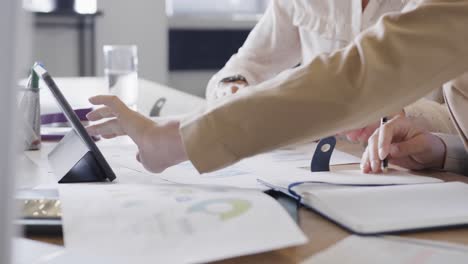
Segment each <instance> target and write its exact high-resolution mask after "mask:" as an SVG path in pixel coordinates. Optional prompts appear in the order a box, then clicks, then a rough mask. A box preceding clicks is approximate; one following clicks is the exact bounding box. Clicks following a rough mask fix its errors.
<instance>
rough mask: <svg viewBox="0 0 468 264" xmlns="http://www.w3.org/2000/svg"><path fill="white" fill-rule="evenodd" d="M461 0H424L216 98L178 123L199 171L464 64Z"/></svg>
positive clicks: (369, 116) (382, 111)
mask: <svg viewBox="0 0 468 264" xmlns="http://www.w3.org/2000/svg"><path fill="white" fill-rule="evenodd" d="M466 25H468V0H423V1H421V3H420V5H419V6H418V7H417V8H415V9H414V10H411V11H408V12H405V13H394V14H388V15H386V16H384V17H383V18H382V19H380V21H379V22H378V23H377V24H376V25H375V26H374V27H372V28H370V29H369V30H367V31H365V32H363V33H362V34H361V35H359V36H358V37H356V39H355V40H354V41H353V43H352V44H350V45H349V46H348V47H346V48H344V49H342V50H339V51H337V52H335V53H332V54H323V55H321V56H318V57H317V58H316V59H314V60H313V61H311V62H310V63H309V64H307V65H303V66H301V67H299V68H296V69H294V70H291V71H286V72H284V73H282V74H280V75H278V76H277V77H275V78H273V79H271V80H269V81H266V82H263V83H261V84H259V85H257V86H255V87H251V89H244V90H245V92H243V93H240V94H239V95H238V96H236V97H234V98H232V99H231V100H223V101H222V102H219V103H218V104H216V105H215V106H212V107H211V108H210V109H208V110H207V111H206V112H204V113H203V114H202V115H198V116H194V117H192V118H191V119H189V120H187V121H186V122H184V123H183V124H182V126H181V129H180V131H181V135H182V138H183V142H184V144H185V148H186V151H187V154H188V156H189V158H190V159H191V160H192V162H193V164H194V165H195V167H196V168H197V169H198V170H199V171H200V172H207V171H212V170H216V169H219V168H222V167H225V166H228V165H230V164H232V163H235V162H237V161H239V160H240V159H242V158H245V157H249V156H253V155H256V154H258V153H261V152H265V151H269V150H272V149H275V148H278V147H281V146H284V145H287V144H290V143H293V142H297V141H300V140H302V139H305V138H310V139H319V138H321V137H325V136H329V135H333V134H335V133H336V132H338V131H345V130H349V129H354V128H358V127H363V126H364V125H367V124H369V123H371V122H372V121H374V120H377V119H378V118H379V117H381V116H383V115H387V114H389V113H392V112H396V111H398V110H399V109H402V108H403V107H404V106H406V105H409V104H410V103H412V102H414V101H416V100H417V99H419V98H421V97H423V96H424V95H426V94H427V93H429V92H430V91H432V90H434V89H436V88H438V87H441V86H442V84H443V83H445V82H447V81H448V80H451V79H454V78H455V77H457V76H459V75H461V74H462V73H463V72H466V71H468V63H467V59H468V45H466V43H468V29H467V28H466Z"/></svg>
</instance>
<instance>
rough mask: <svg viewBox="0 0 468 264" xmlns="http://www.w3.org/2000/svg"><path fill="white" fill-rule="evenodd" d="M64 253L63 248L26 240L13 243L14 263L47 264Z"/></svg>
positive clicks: (22, 239)
mask: <svg viewBox="0 0 468 264" xmlns="http://www.w3.org/2000/svg"><path fill="white" fill-rule="evenodd" d="M63 252H64V248H63V247H59V246H55V245H51V244H46V243H42V242H37V241H33V240H29V239H24V238H16V239H15V240H14V243H13V263H14V264H45V263H49V261H50V260H52V259H54V258H56V257H57V256H58V255H60V254H62V253H63Z"/></svg>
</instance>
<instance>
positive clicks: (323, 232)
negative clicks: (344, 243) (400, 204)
mask: <svg viewBox="0 0 468 264" xmlns="http://www.w3.org/2000/svg"><path fill="white" fill-rule="evenodd" d="M337 147H338V149H340V150H342V151H345V152H348V153H351V154H354V155H360V154H361V153H362V150H363V149H362V147H360V146H359V145H355V144H350V143H346V142H342V141H339V142H338V146H337ZM357 166H358V165H345V166H335V167H333V169H334V170H335V169H336V170H340V169H355V168H356V167H357ZM424 174H425V175H426V176H431V177H436V178H439V179H442V180H444V181H460V182H465V183H468V177H464V176H460V175H456V174H452V173H447V172H425V173H424ZM299 225H300V227H301V229H302V230H303V231H304V233H305V234H306V235H307V237H308V238H309V243H307V244H305V245H303V246H299V247H292V248H287V249H282V250H277V251H272V252H267V253H262V254H256V255H250V256H244V257H238V258H233V259H229V260H225V261H221V262H219V263H226V264H228V263H229V264H231V263H242V264H245V263H247V264H248V263H298V262H300V261H302V260H305V259H306V258H308V257H310V256H312V255H314V254H316V253H318V252H320V251H322V250H324V249H326V248H328V247H330V246H332V245H334V244H335V243H337V242H339V241H340V240H342V239H344V238H346V237H348V236H349V235H350V233H349V232H347V231H345V230H344V229H342V228H340V227H338V226H337V225H336V224H334V223H332V222H330V221H328V220H326V219H324V218H323V217H322V216H320V215H318V214H316V213H314V212H312V211H310V210H307V209H304V208H301V209H300V211H299ZM401 236H403V237H411V238H420V239H430V240H437V241H444V242H452V243H458V244H464V245H468V227H467V228H453V229H446V230H440V231H430V232H418V233H407V234H402V235H401ZM29 238H31V239H34V240H39V241H43V242H48V243H52V244H57V245H63V238H62V237H29ZM213 250H215V249H213Z"/></svg>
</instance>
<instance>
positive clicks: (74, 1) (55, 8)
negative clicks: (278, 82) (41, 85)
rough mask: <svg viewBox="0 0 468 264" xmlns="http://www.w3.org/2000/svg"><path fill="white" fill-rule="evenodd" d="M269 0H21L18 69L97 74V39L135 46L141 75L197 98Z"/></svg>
mask: <svg viewBox="0 0 468 264" xmlns="http://www.w3.org/2000/svg"><path fill="white" fill-rule="evenodd" d="M268 2H269V0H197V1H196V4H194V1H193V0H166V1H163V0H159V1H155V0H139V1H127V0H23V7H24V8H25V9H26V10H27V11H28V14H27V15H28V18H27V19H30V20H31V22H32V24H33V25H34V26H33V27H32V29H28V31H26V32H28V33H27V34H26V36H22V44H21V45H25V46H26V45H30V46H31V49H27V48H22V47H19V49H20V50H31V51H30V52H28V53H25V54H21V55H22V57H23V60H24V62H25V63H24V65H25V66H24V69H22V74H23V73H24V76H25V77H26V76H27V72H28V67H29V65H31V64H32V63H33V61H42V62H43V63H44V64H46V66H47V67H48V69H49V71H50V72H51V73H52V74H53V75H54V76H66V77H74V76H102V75H103V74H104V65H103V64H104V56H103V46H104V45H109V44H110V45H137V46H138V58H139V66H138V74H139V76H140V78H144V79H147V80H151V81H154V82H158V83H161V84H165V85H167V86H170V87H173V88H176V89H179V90H181V91H185V92H188V93H190V94H193V95H197V96H200V97H202V96H204V90H205V87H206V84H207V82H208V80H209V78H210V77H211V76H212V75H213V74H214V73H215V72H216V71H217V70H219V69H220V68H221V67H222V66H224V64H225V63H226V61H227V60H228V59H229V57H230V56H231V55H232V54H233V53H235V52H236V51H237V50H238V48H239V47H240V46H241V45H242V43H243V42H244V40H245V38H246V37H247V35H248V33H249V32H250V30H251V29H252V28H253V27H254V25H255V24H256V23H257V21H258V19H259V18H260V17H261V15H262V13H263V12H264V10H265V8H266V7H267V5H268Z"/></svg>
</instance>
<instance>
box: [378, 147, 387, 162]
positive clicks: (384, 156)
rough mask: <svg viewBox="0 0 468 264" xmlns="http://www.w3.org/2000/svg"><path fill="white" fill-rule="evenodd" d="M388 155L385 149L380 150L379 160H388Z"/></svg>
mask: <svg viewBox="0 0 468 264" xmlns="http://www.w3.org/2000/svg"><path fill="white" fill-rule="evenodd" d="M385 154H386V153H385V152H384V149H383V148H379V158H380V159H381V160H383V159H385V158H386V155H385Z"/></svg>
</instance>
